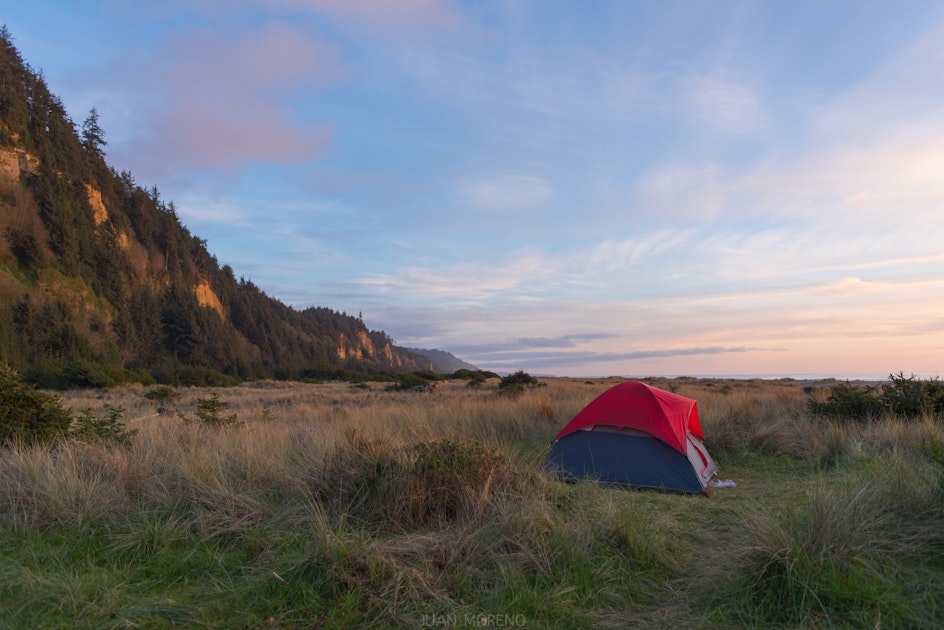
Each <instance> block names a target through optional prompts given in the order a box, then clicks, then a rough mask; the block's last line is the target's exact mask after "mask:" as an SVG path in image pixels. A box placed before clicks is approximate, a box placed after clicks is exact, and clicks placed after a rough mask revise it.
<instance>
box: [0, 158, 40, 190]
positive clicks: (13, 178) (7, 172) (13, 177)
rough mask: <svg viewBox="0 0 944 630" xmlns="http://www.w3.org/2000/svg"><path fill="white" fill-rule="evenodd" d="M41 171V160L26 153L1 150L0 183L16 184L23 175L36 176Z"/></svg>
mask: <svg viewBox="0 0 944 630" xmlns="http://www.w3.org/2000/svg"><path fill="white" fill-rule="evenodd" d="M38 171H39V159H37V158H35V157H33V156H32V155H30V154H29V153H27V152H26V151H15V150H12V149H0V181H5V182H7V183H11V184H12V183H16V182H17V181H19V179H20V174H21V173H32V174H33V175H36V173H37V172H38Z"/></svg>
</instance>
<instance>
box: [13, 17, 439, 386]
mask: <svg viewBox="0 0 944 630" xmlns="http://www.w3.org/2000/svg"><path fill="white" fill-rule="evenodd" d="M104 146H105V133H104V131H103V130H102V129H101V128H100V126H99V121H98V115H97V113H96V111H95V110H94V109H93V110H92V111H91V112H89V114H88V117H87V118H85V120H84V122H83V123H82V124H81V125H77V124H76V123H75V122H73V121H72V120H71V119H70V117H69V115H68V114H67V112H66V109H65V107H64V106H63V104H62V102H61V101H60V99H59V98H57V97H56V96H55V95H54V94H52V93H51V92H50V91H49V89H48V87H47V85H46V83H45V81H44V79H43V77H42V75H41V73H39V72H37V71H35V70H33V69H32V68H31V67H30V66H29V64H27V63H26V62H25V61H24V60H23V58H22V57H21V55H20V53H19V51H18V50H17V49H16V48H15V46H14V44H13V38H12V37H11V35H10V33H9V32H8V31H7V30H6V28H5V27H4V28H3V30H2V32H0V361H2V362H4V363H6V364H8V365H10V366H12V367H14V368H15V369H17V370H18V371H19V372H20V373H21V374H22V375H23V376H24V377H25V378H27V379H29V380H31V381H33V382H36V383H40V384H43V385H49V386H55V385H61V386H69V385H95V384H104V383H107V382H115V381H119V380H127V379H141V380H148V379H150V378H156V379H158V380H162V381H170V382H194V383H208V382H209V383H212V382H217V381H220V382H225V381H228V380H232V379H252V378H304V377H306V376H323V375H324V374H325V373H326V372H331V371H332V370H338V369H347V370H358V371H364V372H379V371H413V370H421V369H430V367H431V364H430V361H429V360H428V359H425V358H423V357H420V356H417V355H414V354H412V353H410V352H409V351H407V350H405V349H403V348H398V347H396V346H394V345H393V344H392V342H391V340H390V338H389V337H388V336H387V335H386V334H385V333H383V332H379V331H369V330H368V329H367V328H366V327H365V325H364V323H363V322H362V321H361V320H360V318H357V317H353V316H350V315H347V314H345V313H338V312H336V311H334V310H332V309H329V308H308V309H305V310H301V311H300V310H296V309H293V308H291V307H289V306H286V305H285V304H282V303H281V302H279V301H278V300H276V299H273V298H271V297H269V296H267V295H266V294H265V293H264V292H263V291H262V290H261V289H260V288H259V287H257V286H255V285H254V284H253V283H252V282H250V281H248V280H246V279H243V278H239V279H237V278H236V277H235V274H234V272H233V270H232V268H231V267H229V266H228V265H222V266H221V265H220V264H219V262H218V261H217V260H216V258H215V257H214V256H212V255H210V253H209V252H208V251H207V248H206V242H205V241H204V240H202V239H200V238H199V237H197V236H196V235H194V234H191V233H190V231H189V230H188V229H187V228H186V227H185V226H184V225H183V224H182V223H181V221H180V217H179V216H178V214H177V212H176V210H175V208H174V203H173V202H172V201H166V200H164V199H162V198H161V196H160V193H159V192H158V190H157V188H156V187H150V188H148V187H145V186H142V185H139V184H138V183H137V182H135V180H134V177H133V176H132V174H131V173H128V172H116V171H115V170H114V169H113V168H111V167H110V166H109V165H108V164H107V163H106V160H105V156H104V152H103V147H104Z"/></svg>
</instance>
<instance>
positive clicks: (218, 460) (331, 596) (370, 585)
mask: <svg viewBox="0 0 944 630" xmlns="http://www.w3.org/2000/svg"><path fill="white" fill-rule="evenodd" d="M604 386H605V383H602V382H601V383H599V384H598V386H595V387H589V386H588V385H586V384H585V383H583V382H580V383H579V384H574V383H570V382H567V381H561V382H556V381H552V382H551V386H550V387H549V388H545V390H546V391H542V392H540V393H528V394H524V395H522V396H520V397H518V398H516V399H513V400H509V399H508V398H507V397H499V396H494V395H492V394H490V393H489V392H488V391H485V392H482V391H467V390H469V389H470V388H462V389H461V390H460V389H459V388H454V389H451V390H450V389H448V387H446V386H444V388H442V389H441V390H437V393H436V394H434V397H433V398H431V397H429V396H425V395H424V396H423V397H422V399H421V400H419V399H418V398H417V397H416V396H412V397H411V396H409V395H408V394H400V393H390V394H381V395H378V390H376V389H371V390H368V391H360V390H357V391H354V390H350V389H349V388H344V390H343V395H342V394H341V393H340V392H341V391H342V390H341V389H340V388H333V389H332V387H333V386H330V385H328V386H305V387H307V388H308V389H307V390H303V389H298V390H295V391H296V392H298V393H297V395H298V400H297V401H295V402H293V403H292V404H291V405H282V406H279V405H277V404H275V403H273V402H271V401H267V400H263V399H264V398H265V396H266V395H268V394H266V393H265V392H264V391H263V390H261V389H256V390H252V391H249V392H245V391H244V392H242V393H240V392H239V391H235V392H228V391H227V393H226V394H225V395H229V396H232V398H231V399H230V400H228V402H231V403H232V405H233V407H232V408H233V409H238V410H239V414H240V420H241V421H242V423H241V424H240V425H239V426H238V427H228V428H214V427H206V426H199V425H196V424H190V425H185V424H182V423H179V422H178V421H177V420H174V419H171V420H168V419H166V418H150V419H144V420H141V421H139V422H137V423H135V425H134V427H133V428H136V429H138V432H137V433H136V434H135V435H134V436H133V437H132V440H131V442H130V444H128V445H125V446H121V445H107V444H97V443H92V444H82V443H78V442H74V441H71V442H64V443H61V444H59V445H52V446H49V445H47V446H35V447H30V448H17V449H8V450H5V451H0V548H2V549H3V553H2V554H0V627H11V628H20V627H24V628H25V627H46V628H58V627H61V628H73V627H86V628H111V627H114V628H176V627H195V628H200V627H205V628H222V627H226V628H231V627H235V628H265V627H275V628H312V627H319V628H322V627H323V628H351V627H363V628H414V627H417V626H421V625H426V626H432V625H436V624H437V623H438V624H439V627H449V626H452V627H470V626H467V625H466V622H469V623H470V624H473V625H474V624H477V623H479V622H480V620H482V619H485V621H486V622H489V621H490V620H491V621H492V622H493V625H499V624H504V625H506V626H507V625H511V624H522V623H523V624H525V626H526V627H529V628H554V627H559V628H626V627H651V628H663V627H686V628H732V627H784V628H797V627H810V628H819V627H823V628H826V627H843V628H845V627H854V628H859V627H862V628H865V627H868V628H875V627H881V628H918V627H921V628H924V627H936V626H937V627H940V622H939V621H938V620H939V619H941V618H942V613H944V611H942V609H941V603H940V602H944V518H942V517H944V495H942V491H941V487H942V486H941V478H942V470H941V467H940V466H938V465H936V464H935V462H934V461H933V460H932V459H931V458H930V457H929V456H928V455H927V453H926V449H924V450H923V449H922V448H921V444H922V443H923V442H924V441H926V440H927V439H928V438H929V436H933V435H935V431H937V430H938V429H937V427H936V426H935V425H934V423H933V422H929V423H928V424H927V426H922V425H916V424H907V425H905V424H900V425H896V424H894V421H892V420H889V422H887V423H885V424H883V425H881V426H879V425H876V426H875V427H873V428H868V427H866V428H863V427H856V428H854V429H852V428H850V429H848V430H846V429H843V430H842V431H840V432H838V433H837V431H836V429H835V427H833V426H831V425H822V426H818V425H815V424H811V423H810V420H809V418H806V417H803V416H802V414H800V415H798V412H797V409H798V408H799V404H795V403H797V401H799V403H802V400H801V399H799V398H797V399H794V398H791V397H790V396H787V395H785V394H784V392H783V391H779V390H778V391H776V392H773V393H771V394H770V396H771V398H770V399H765V398H763V396H764V395H765V394H764V393H763V391H761V392H759V393H758V392H752V393H751V394H750V395H749V396H748V397H745V398H744V399H743V401H742V404H741V405H740V406H738V405H739V403H738V402H737V400H736V399H735V398H732V397H736V396H738V395H739V394H738V393H737V392H735V393H733V394H732V393H730V392H729V393H725V394H724V395H721V394H718V395H717V397H715V398H713V397H712V396H711V395H709V394H707V393H704V392H701V393H700V392H693V393H694V394H695V395H696V397H699V398H700V402H699V405H700V408H701V409H703V410H704V412H703V417H704V422H705V433H706V437H707V444H708V446H709V448H712V447H711V444H712V442H711V439H712V430H713V429H714V430H715V431H716V432H717V434H718V437H719V444H720V443H723V444H727V445H728V447H727V448H724V449H720V448H719V449H716V450H714V452H713V455H714V456H715V458H716V460H717V461H718V464H719V466H720V468H721V477H722V478H726V479H734V480H736V481H737V482H738V486H737V487H736V488H729V489H719V490H718V491H716V492H715V493H714V495H713V496H712V497H710V498H706V497H701V496H688V495H679V494H666V493H660V492H652V491H635V490H626V489H618V488H606V487H599V486H595V485H592V484H565V483H560V482H557V481H555V480H553V479H550V478H548V477H547V476H545V475H544V474H542V473H541V471H540V463H541V453H542V452H543V449H544V446H545V445H546V444H547V442H548V440H549V439H550V437H551V436H553V434H554V432H555V430H556V429H557V428H558V427H559V426H562V425H563V423H564V422H566V420H567V419H569V416H570V415H572V414H573V413H574V410H575V409H579V408H580V407H581V406H582V405H583V404H585V403H586V402H588V400H589V399H590V398H592V396H593V395H595V394H596V393H599V391H601V390H602V388H603V387H604ZM299 387H300V388H301V387H302V386H299ZM272 389H273V392H272V393H271V395H272V396H282V397H285V395H286V390H282V389H278V388H275V387H274V386H273V387H272ZM129 391H133V392H137V393H136V394H135V395H140V388H138V389H133V388H132V389H130V390H129ZM303 391H307V392H309V394H310V397H308V396H307V395H303V393H302V392H303ZM205 394H206V392H205V391H195V392H191V393H189V394H188V395H189V396H190V397H191V398H192V399H193V400H198V399H199V398H200V397H203V396H205ZM242 395H245V396H246V398H241V397H240V396H242ZM249 396H253V397H255V398H257V399H258V400H257V401H256V404H257V407H253V406H252V404H250V402H249ZM757 397H761V398H762V400H761V401H760V402H758V399H757ZM221 398H222V395H221ZM312 401H315V402H312ZM317 401H320V402H317ZM115 402H116V401H115V400H114V396H108V397H106V398H105V399H104V400H103V401H102V404H103V405H104V404H114V403H115ZM120 402H122V404H123V405H128V406H129V407H133V405H134V402H133V401H130V400H129V401H120ZM260 409H264V410H272V409H276V410H278V411H277V412H272V411H267V412H266V413H263V412H262V411H260ZM719 409H723V410H724V411H718V410H719ZM273 413H276V414H277V417H274V418H273V417H271V416H272V414H273ZM758 414H760V415H762V416H763V417H764V418H766V420H765V421H763V422H762V421H759V420H758ZM263 417H265V420H264V421H263V420H262V419H261V418H263ZM731 418H740V420H737V421H732V420H731ZM738 427H740V431H741V432H742V434H736V431H738Z"/></svg>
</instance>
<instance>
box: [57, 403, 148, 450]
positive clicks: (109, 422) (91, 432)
mask: <svg viewBox="0 0 944 630" xmlns="http://www.w3.org/2000/svg"><path fill="white" fill-rule="evenodd" d="M105 410H106V413H105V415H104V416H102V417H101V418H96V417H95V414H93V413H92V410H91V409H85V410H84V411H83V412H82V414H81V415H80V416H79V417H77V418H76V419H75V422H74V423H73V425H72V428H71V429H70V431H69V435H70V436H72V437H74V438H76V439H79V440H82V441H85V442H109V443H114V444H127V443H129V442H130V441H131V438H132V437H133V436H134V434H135V433H137V430H131V431H129V430H128V429H126V428H125V425H124V424H122V422H121V414H123V413H124V409H122V408H121V407H112V406H111V405H106V406H105Z"/></svg>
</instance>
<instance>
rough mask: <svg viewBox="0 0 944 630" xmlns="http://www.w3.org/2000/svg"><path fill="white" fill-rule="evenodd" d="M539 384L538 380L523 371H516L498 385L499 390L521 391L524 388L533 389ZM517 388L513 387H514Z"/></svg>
mask: <svg viewBox="0 0 944 630" xmlns="http://www.w3.org/2000/svg"><path fill="white" fill-rule="evenodd" d="M539 384H540V382H539V381H538V379H536V378H534V377H533V376H531V375H530V374H528V373H527V372H525V371H524V370H518V371H517V372H515V373H514V374H509V375H508V376H505V377H503V378H502V380H501V382H499V383H498V387H499V389H506V390H510V391H515V390H520V391H523V390H524V388H526V387H534V386H535V385H539ZM516 385H517V386H518V387H515V386H516Z"/></svg>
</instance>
